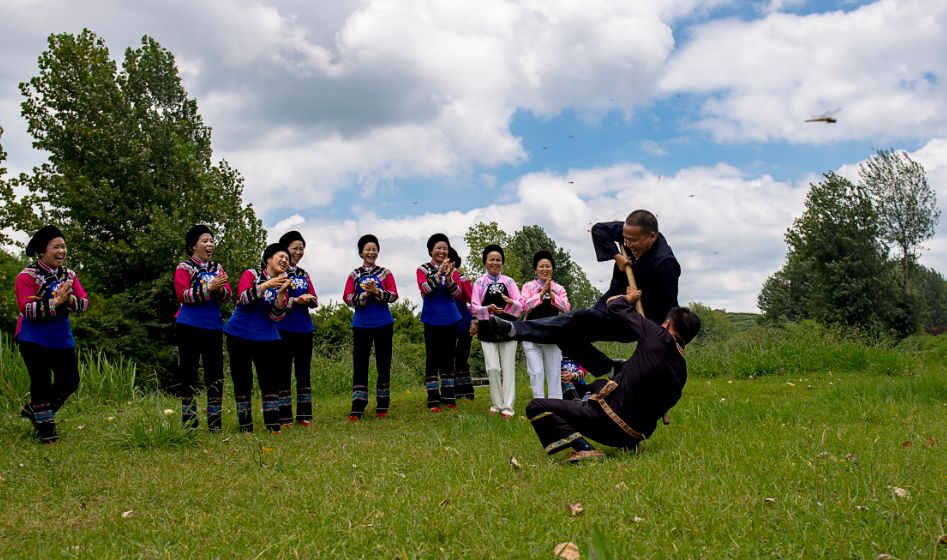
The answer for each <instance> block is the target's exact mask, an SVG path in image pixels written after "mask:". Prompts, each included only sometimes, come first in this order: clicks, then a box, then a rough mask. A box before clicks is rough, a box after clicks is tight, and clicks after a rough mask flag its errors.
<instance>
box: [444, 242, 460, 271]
mask: <svg viewBox="0 0 947 560" xmlns="http://www.w3.org/2000/svg"><path fill="white" fill-rule="evenodd" d="M447 260H449V261H450V262H452V263H454V268H460V263H462V262H463V261H462V260H460V255H458V254H457V250H456V249H454V248H453V247H451V248H450V249H448V250H447Z"/></svg>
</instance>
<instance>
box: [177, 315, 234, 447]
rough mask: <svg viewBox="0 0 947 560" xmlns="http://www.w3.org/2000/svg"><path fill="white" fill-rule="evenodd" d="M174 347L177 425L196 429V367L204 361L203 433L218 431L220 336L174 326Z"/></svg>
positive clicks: (221, 382)
mask: <svg viewBox="0 0 947 560" xmlns="http://www.w3.org/2000/svg"><path fill="white" fill-rule="evenodd" d="M174 337H175V339H176V340H177V343H178V370H177V377H176V378H175V380H174V388H175V389H176V391H177V392H178V394H180V395H181V421H182V422H183V423H184V425H185V426H189V427H197V422H198V420H197V400H196V399H195V394H196V393H197V387H198V385H199V384H198V369H199V368H198V366H199V365H200V361H201V360H203V361H204V385H205V386H206V387H207V429H209V430H210V431H213V432H216V431H220V420H221V414H222V412H221V410H222V409H221V405H222V403H223V394H224V332H223V331H222V330H210V329H201V328H198V327H193V326H191V325H182V324H181V323H177V324H175V325H174Z"/></svg>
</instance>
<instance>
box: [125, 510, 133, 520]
mask: <svg viewBox="0 0 947 560" xmlns="http://www.w3.org/2000/svg"><path fill="white" fill-rule="evenodd" d="M133 515H135V510H133V509H130V510H128V511H123V512H122V517H124V518H125V519H128V518H129V517H131V516H133Z"/></svg>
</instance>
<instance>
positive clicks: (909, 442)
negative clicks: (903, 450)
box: [901, 439, 914, 447]
mask: <svg viewBox="0 0 947 560" xmlns="http://www.w3.org/2000/svg"><path fill="white" fill-rule="evenodd" d="M912 445H914V443H913V442H912V441H911V440H909V439H906V440H904V441H903V442H901V447H911V446H912Z"/></svg>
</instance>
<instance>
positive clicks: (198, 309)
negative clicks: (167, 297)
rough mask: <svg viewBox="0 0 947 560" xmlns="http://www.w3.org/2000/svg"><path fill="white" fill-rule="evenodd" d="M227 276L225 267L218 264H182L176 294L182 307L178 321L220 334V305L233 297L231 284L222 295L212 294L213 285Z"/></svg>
mask: <svg viewBox="0 0 947 560" xmlns="http://www.w3.org/2000/svg"><path fill="white" fill-rule="evenodd" d="M221 274H224V267H223V266H221V265H220V263H217V262H214V261H208V262H202V261H201V260H200V259H198V258H196V257H193V256H192V257H191V258H190V259H188V260H186V261H182V262H180V263H178V267H177V269H176V270H175V271H174V293H175V295H176V296H177V298H178V301H179V302H180V303H181V306H180V307H179V308H178V312H177V314H176V315H175V321H176V322H177V323H179V324H182V325H189V326H192V327H197V328H201V329H208V330H220V329H222V328H223V327H224V322H223V320H222V319H221V318H220V304H221V303H222V302H225V301H227V300H229V299H230V298H231V297H233V290H232V289H231V288H230V284H229V283H228V284H224V286H223V290H222V291H221V292H212V291H211V290H210V283H211V282H213V280H214V279H215V278H217V276H219V275H221Z"/></svg>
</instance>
